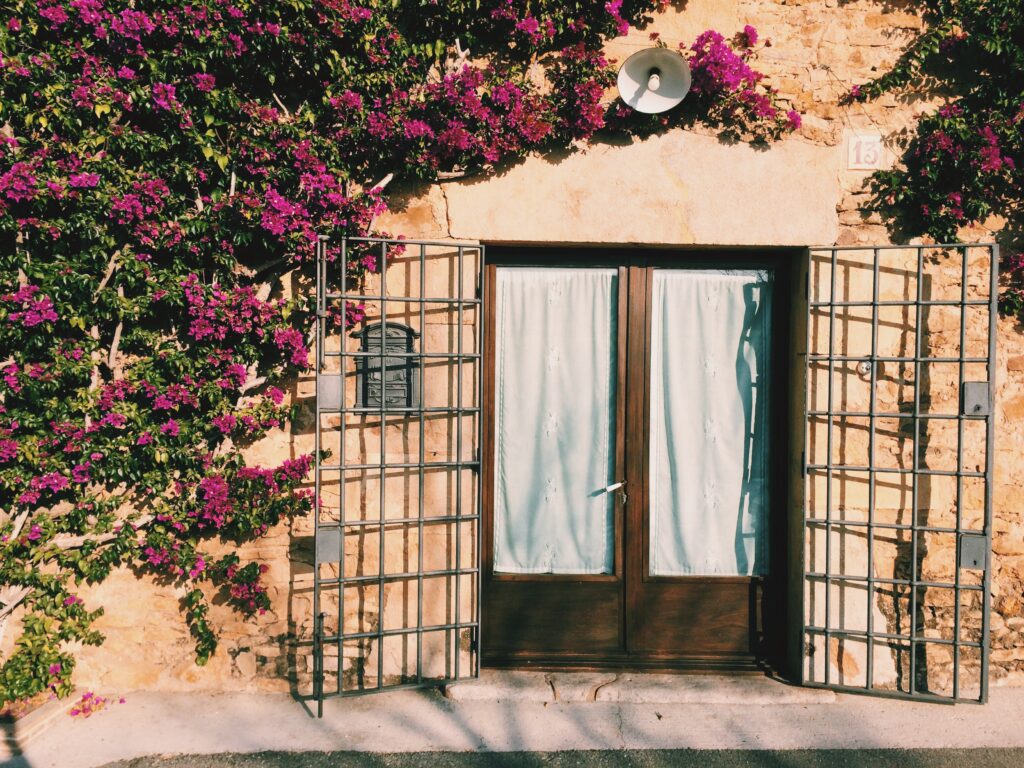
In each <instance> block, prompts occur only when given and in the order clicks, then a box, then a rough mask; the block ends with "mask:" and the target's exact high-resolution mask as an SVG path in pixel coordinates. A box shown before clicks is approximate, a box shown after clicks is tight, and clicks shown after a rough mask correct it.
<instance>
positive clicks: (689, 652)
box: [630, 579, 761, 657]
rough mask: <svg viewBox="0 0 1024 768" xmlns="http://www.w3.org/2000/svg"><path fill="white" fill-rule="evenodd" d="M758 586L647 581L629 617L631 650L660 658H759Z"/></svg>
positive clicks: (709, 581)
mask: <svg viewBox="0 0 1024 768" xmlns="http://www.w3.org/2000/svg"><path fill="white" fill-rule="evenodd" d="M760 593H761V588H760V584H759V583H757V582H756V581H754V580H750V579H747V580H729V581H722V580H715V579H700V580H692V581H691V580H681V581H674V582H647V583H645V584H644V587H643V588H642V589H641V590H639V591H638V594H637V596H636V601H635V603H634V605H635V613H633V615H632V616H631V619H632V623H631V626H632V628H633V634H632V635H631V638H630V639H631V642H630V651H631V652H632V653H639V654H652V655H658V656H679V657H685V656H712V657H713V656H718V655H721V656H728V657H735V656H755V655H756V654H757V651H758V644H759V637H760V631H759V627H758V626H757V619H758V614H759V611H758V610H757V605H758V602H759V600H760V596H761V595H760Z"/></svg>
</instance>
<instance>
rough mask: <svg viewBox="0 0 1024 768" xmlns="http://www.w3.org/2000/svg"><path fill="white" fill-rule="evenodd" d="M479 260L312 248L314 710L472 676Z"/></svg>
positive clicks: (462, 247)
mask: <svg viewBox="0 0 1024 768" xmlns="http://www.w3.org/2000/svg"><path fill="white" fill-rule="evenodd" d="M483 255H484V254H483V247H482V246H479V245H469V244H459V243H445V242H431V241H412V240H394V239H378V238H346V239H342V240H341V241H339V242H337V243H334V242H332V241H330V240H328V239H326V238H321V240H320V242H319V246H318V250H317V285H316V292H317V318H318V322H317V342H316V355H317V372H316V428H315V431H316V453H317V461H316V478H315V482H316V486H315V493H316V502H317V504H316V509H317V512H316V516H315V554H314V596H313V602H314V605H313V613H314V622H315V624H314V639H313V695H314V697H315V698H316V699H317V702H318V714H322V712H323V700H324V698H325V697H328V696H336V695H351V694H361V693H368V692H373V691H380V690H383V689H391V688H401V687H416V686H425V685H438V684H442V683H445V682H448V681H452V680H458V679H463V678H467V677H475V676H476V675H477V673H478V667H479V662H478V637H479V633H478V627H479V624H478V616H479V579H478V574H479V559H480V558H479V551H480V550H479V520H480V493H479V469H480V445H481V431H480V430H481V419H480V403H481V400H482V396H481V383H482V380H481V375H482V365H481V350H482V346H481V343H482V329H483V322H482V320H483V318H482V315H481V300H480V295H481V286H480V280H481V275H482V262H483ZM356 261H360V262H362V264H364V265H366V266H367V267H368V269H369V271H368V272H367V274H366V275H364V276H363V277H361V278H360V279H359V280H358V281H356V280H354V279H353V278H352V277H351V276H350V275H349V273H348V271H347V269H346V268H345V265H347V264H351V263H353V262H356Z"/></svg>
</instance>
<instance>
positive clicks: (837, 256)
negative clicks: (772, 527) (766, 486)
mask: <svg viewBox="0 0 1024 768" xmlns="http://www.w3.org/2000/svg"><path fill="white" fill-rule="evenodd" d="M998 262H999V254H998V250H997V247H996V246H995V245H990V244H980V245H938V246H892V247H882V248H863V247H850V248H834V247H829V248H818V249H812V250H811V252H810V262H809V265H808V275H807V300H808V301H807V303H808V314H807V347H806V349H807V355H806V361H807V365H806V391H805V398H806V399H805V429H806V433H805V452H804V461H803V464H804V469H803V473H804V485H803V493H804V545H805V548H806V549H805V553H804V558H805V559H804V562H805V570H804V583H803V591H804V596H803V597H804V636H803V641H804V644H803V651H804V659H803V663H802V674H803V681H804V683H805V684H807V685H811V686H823V687H830V688H835V689H839V690H845V691H852V692H870V693H872V694H877V695H883V696H896V697H909V698H915V699H931V700H939V701H977V702H984V701H985V700H986V699H987V695H988V637H989V594H990V591H989V582H990V571H989V568H990V563H989V560H990V557H989V552H990V548H991V534H992V459H993V453H994V450H993V445H994V434H993V418H992V415H993V397H994V390H995V387H994V379H995V372H994V361H995V330H996V328H995V325H996V301H997V278H998Z"/></svg>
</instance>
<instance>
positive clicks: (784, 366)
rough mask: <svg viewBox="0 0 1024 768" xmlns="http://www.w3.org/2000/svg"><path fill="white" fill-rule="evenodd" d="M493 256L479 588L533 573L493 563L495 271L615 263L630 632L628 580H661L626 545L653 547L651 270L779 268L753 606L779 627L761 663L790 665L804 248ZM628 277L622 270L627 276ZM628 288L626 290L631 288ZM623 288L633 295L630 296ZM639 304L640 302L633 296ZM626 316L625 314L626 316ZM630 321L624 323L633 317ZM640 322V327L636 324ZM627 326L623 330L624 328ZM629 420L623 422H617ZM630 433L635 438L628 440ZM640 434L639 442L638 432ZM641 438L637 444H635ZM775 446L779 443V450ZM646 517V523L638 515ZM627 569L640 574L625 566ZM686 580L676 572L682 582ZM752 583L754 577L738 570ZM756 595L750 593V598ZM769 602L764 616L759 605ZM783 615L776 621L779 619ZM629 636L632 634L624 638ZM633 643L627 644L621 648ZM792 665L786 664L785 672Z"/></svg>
mask: <svg viewBox="0 0 1024 768" xmlns="http://www.w3.org/2000/svg"><path fill="white" fill-rule="evenodd" d="M486 245H487V251H486V252H487V257H486V263H485V264H484V266H483V270H484V290H483V317H484V323H485V325H484V329H485V332H484V349H483V352H484V359H483V380H484V385H483V387H484V389H483V413H482V418H483V441H482V450H483V455H482V457H481V467H482V472H481V486H480V492H481V493H482V494H483V497H482V512H483V515H482V520H481V563H480V565H481V574H480V576H481V578H480V588H481V591H482V592H485V591H486V590H487V589H488V587H489V586H490V583H491V582H492V581H495V580H501V581H515V580H517V579H523V578H528V577H525V576H524V575H521V574H501V575H500V576H496V575H495V574H494V572H493V567H494V528H493V525H494V469H495V461H494V448H495V444H494V439H495V435H494V423H495V418H494V416H495V414H494V403H495V384H496V382H495V361H496V339H495V333H494V328H495V321H496V315H495V306H496V301H495V282H496V281H495V279H494V277H495V273H496V269H497V267H499V266H520V267H529V266H538V267H573V266H575V267H584V266H590V267H597V266H605V267H616V268H619V274H620V296H619V299H620V301H619V328H620V334H619V335H620V339H619V340H618V345H619V354H620V356H622V357H621V358H620V361H619V366H618V375H617V385H618V391H617V394H616V399H617V403H616V417H617V429H616V455H617V464H618V466H619V467H620V468H621V467H622V464H621V463H620V462H621V460H622V459H623V458H626V452H628V459H627V460H626V461H625V469H626V490H627V494H628V496H629V503H628V504H627V508H626V509H625V510H622V506H623V505H622V504H621V503H617V504H616V505H615V507H616V513H615V536H616V552H615V564H616V567H615V574H616V578H621V584H622V600H623V603H622V605H623V609H624V614H623V616H624V622H623V627H622V630H621V631H622V632H623V633H626V634H628V633H629V632H630V628H629V626H627V625H628V623H629V622H630V621H633V620H635V617H636V611H635V606H632V605H629V604H627V601H629V600H631V598H633V597H635V593H634V595H630V594H628V592H627V590H626V582H627V580H628V579H630V578H633V579H641V580H644V581H648V580H655V581H656V580H658V577H651V576H648V575H647V571H646V569H647V553H646V552H644V553H643V556H642V557H640V558H637V557H633V558H628V559H626V561H625V563H624V565H625V568H623V560H622V558H623V556H624V554H625V549H626V547H628V546H629V543H628V542H625V541H624V533H625V531H624V528H628V527H631V526H639V527H631V529H632V530H640V531H642V532H643V533H642V538H643V542H642V546H643V547H646V545H647V541H648V524H649V521H648V520H647V519H646V518H647V516H648V514H647V513H648V498H647V496H648V489H647V483H646V482H645V480H646V477H647V472H648V468H647V466H646V463H647V458H648V456H647V453H648V450H647V446H648V443H649V424H648V423H647V422H648V421H649V419H648V418H647V414H648V408H649V387H650V382H649V378H650V377H649V375H648V371H649V365H650V328H649V325H650V323H649V311H650V308H649V301H650V286H649V285H648V284H647V279H646V278H647V275H648V274H649V268H650V267H676V268H683V267H685V268H729V269H743V268H757V269H771V270H772V271H773V272H774V275H775V291H774V297H775V299H774V301H773V307H772V312H773V314H772V318H771V323H772V328H771V334H772V336H771V343H772V357H773V359H774V360H775V361H776V363H775V365H773V368H772V372H771V382H770V392H771V394H770V403H769V412H770V427H769V428H770V433H771V434H772V445H773V450H772V451H771V456H770V469H769V473H770V474H769V499H770V501H769V504H770V511H769V520H770V525H769V532H770V538H769V562H770V563H771V564H772V565H771V567H770V571H769V575H768V576H767V577H765V580H764V583H765V591H764V595H763V597H762V599H761V600H759V601H757V603H758V605H757V606H756V608H755V607H754V606H752V614H753V615H756V616H757V617H758V618H757V621H758V624H762V623H763V614H770V615H772V616H773V621H772V628H771V631H770V632H769V633H767V637H766V641H765V642H764V643H763V644H762V646H761V649H760V650H761V656H760V658H759V660H758V664H757V666H760V667H765V668H769V669H772V670H775V671H780V670H785V669H786V653H785V651H786V639H787V636H788V634H789V633H788V629H789V626H788V625H789V623H790V622H791V621H792V619H793V616H794V614H793V610H794V606H791V605H790V604H789V603H790V602H791V601H790V600H787V593H788V578H787V577H788V571H789V568H788V564H789V561H791V560H792V559H793V558H794V557H799V553H792V552H788V551H787V545H788V542H789V540H790V531H789V527H790V526H791V525H792V521H791V517H792V516H791V515H790V514H789V513H788V510H787V509H786V504H787V501H788V497H789V487H788V485H789V482H788V478H789V474H790V473H789V469H790V467H789V461H790V456H791V445H792V442H793V440H795V439H797V438H798V436H796V435H793V434H791V433H790V429H789V425H790V414H789V406H790V398H789V383H790V379H791V376H790V368H791V366H792V359H791V357H792V344H791V339H790V329H791V312H792V308H793V305H794V304H795V302H794V301H793V300H792V299H793V287H794V286H793V277H794V275H796V274H797V272H798V269H799V263H800V261H799V260H800V258H801V257H803V256H805V255H806V249H803V248H789V247H764V248H757V247H743V248H726V247H703V246H701V247H697V246H671V247H670V246H666V247H657V248H651V247H642V248H638V247H630V246H621V245H599V246H595V245H562V244H543V245H537V244H516V243H487V244H486ZM627 275H628V277H627V279H626V280H625V281H623V277H625V276H627ZM623 289H625V290H623ZM623 294H628V295H627V296H625V297H624V296H623ZM637 301H639V302H640V303H639V304H634V302H637ZM630 306H642V307H644V311H643V312H636V311H632V312H630V311H628V309H629V307H630ZM624 313H625V316H624ZM627 319H628V322H629V323H630V324H631V325H630V327H628V328H627V327H626V320H627ZM640 325H642V327H638V326H640ZM621 331H625V333H622V332H621ZM638 338H642V339H644V345H643V349H629V348H628V346H627V343H628V340H629V339H638ZM637 387H639V388H640V390H639V391H641V392H642V393H643V395H642V397H637V396H633V397H630V398H629V401H628V402H624V400H625V393H626V391H627V389H628V390H630V391H634V390H635V388H637ZM619 418H624V421H618V419H619ZM636 424H643V427H642V429H641V430H638V431H637V433H634V431H633V430H630V428H629V427H630V425H636ZM630 434H633V435H634V436H633V438H632V439H630V436H629V435H630ZM638 438H639V439H638ZM637 443H639V445H637ZM776 447H777V450H776ZM627 517H628V518H629V522H630V524H631V526H630V525H626V522H627V520H626V518H627ZM637 517H639V520H638V519H637ZM627 571H632V572H631V573H627ZM677 578H680V577H673V579H677ZM683 578H687V579H693V580H709V579H712V578H714V579H716V580H720V579H721V578H729V577H701V576H695V577H683ZM738 578H742V579H743V580H749V579H747V578H746V577H738ZM545 579H546V580H550V581H557V580H558V579H559V577H558V576H553V575H549V576H546V577H545ZM592 579H598V580H600V579H604V580H607V579H608V576H601V575H591V576H586V575H567V576H565V577H564V579H563V580H566V581H574V582H578V581H588V580H592ZM753 599H754V598H753V597H752V600H753ZM762 608H763V614H758V613H756V612H755V611H757V610H759V609H762ZM487 613H488V608H487V601H486V600H485V599H481V617H480V619H481V625H482V630H483V631H482V632H481V635H482V636H483V632H486V625H487V619H488V615H487ZM776 617H777V618H776ZM623 640H625V638H623ZM623 647H625V645H623ZM480 650H481V659H482V660H483V665H484V666H497V667H507V666H520V667H522V666H530V667H533V668H559V669H596V668H608V667H617V668H648V669H665V670H681V669H682V670H685V669H708V668H713V669H723V670H725V669H730V668H732V669H750V668H757V667H752V665H751V663H750V662H737V663H734V664H730V663H729V662H728V661H727V660H723V659H721V658H714V659H701V658H692V659H686V660H681V659H657V658H647V659H637V658H630V657H629V655H628V654H625V653H624V654H612V655H607V654H606V655H598V656H595V655H591V654H586V653H581V654H578V655H575V656H574V657H572V658H568V657H566V658H562V657H534V656H531V655H528V654H527V655H520V654H511V655H502V656H493V655H492V656H491V657H490V658H486V650H487V649H486V647H482V648H481V649H480ZM787 671H788V670H787Z"/></svg>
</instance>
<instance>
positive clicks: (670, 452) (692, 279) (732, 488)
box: [650, 269, 772, 576]
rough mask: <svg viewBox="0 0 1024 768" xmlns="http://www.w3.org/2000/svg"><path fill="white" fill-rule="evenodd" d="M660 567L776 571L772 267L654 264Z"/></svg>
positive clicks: (654, 450)
mask: <svg viewBox="0 0 1024 768" xmlns="http://www.w3.org/2000/svg"><path fill="white" fill-rule="evenodd" d="M652 291H653V295H652V313H651V314H652V318H651V374H650V375H651V445H650V456H651V466H650V570H651V573H652V575H655V576H684V575H718V576H751V575H763V574H765V573H767V570H768V562H767V561H768V540H767V519H768V518H767V513H768V496H767V493H768V483H767V481H768V393H767V386H768V381H769V377H768V366H769V356H770V352H769V342H770V321H769V318H770V316H771V295H772V282H771V275H770V273H768V272H765V271H756V270H728V271H725V270H682V269H680V270H668V269H663V270H655V271H654V279H653V288H652Z"/></svg>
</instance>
